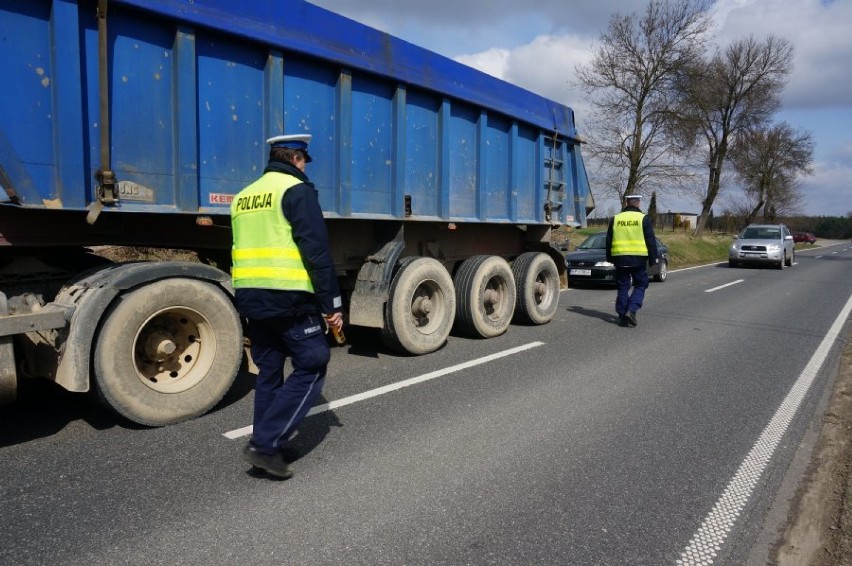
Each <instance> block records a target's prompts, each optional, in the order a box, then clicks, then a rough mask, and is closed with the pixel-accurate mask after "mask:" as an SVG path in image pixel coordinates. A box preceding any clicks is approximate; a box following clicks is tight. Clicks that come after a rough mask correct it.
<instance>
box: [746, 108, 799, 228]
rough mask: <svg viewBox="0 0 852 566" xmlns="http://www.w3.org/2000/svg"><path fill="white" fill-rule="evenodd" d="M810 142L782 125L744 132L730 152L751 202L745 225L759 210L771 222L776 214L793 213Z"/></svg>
mask: <svg viewBox="0 0 852 566" xmlns="http://www.w3.org/2000/svg"><path fill="white" fill-rule="evenodd" d="M813 151H814V143H813V139H812V138H811V135H810V133H809V132H801V131H796V130H794V129H793V127H792V126H790V125H789V124H787V123H786V122H782V123H780V124H777V125H775V126H772V127H771V128H759V129H754V130H750V131H747V132H745V133H744V134H743V135H742V136H740V137H739V139H738V140H737V143H736V144H735V145H734V147H733V148H732V150H731V156H732V159H731V161H732V162H733V164H734V170H735V171H736V174H737V177H738V178H739V179H740V181H741V182H742V183H743V185H744V187H745V192H746V195H747V196H748V198H749V201H750V202H751V204H752V206H751V210H750V211H749V214H748V217H747V218H746V221H747V222H751V221H752V220H753V219H754V218H755V217H756V216H757V215H758V214H759V213H760V212H761V210H762V211H763V219H764V221H767V222H774V221H775V219H776V217H777V216H778V214H781V213H786V214H788V215H789V214H791V213H793V212H795V210H796V208H797V206H798V204H799V200H800V191H799V187H798V185H797V183H796V179H797V178H798V176H799V175H802V174H805V175H808V174H810V173H811V172H812V169H811V163H812V162H813Z"/></svg>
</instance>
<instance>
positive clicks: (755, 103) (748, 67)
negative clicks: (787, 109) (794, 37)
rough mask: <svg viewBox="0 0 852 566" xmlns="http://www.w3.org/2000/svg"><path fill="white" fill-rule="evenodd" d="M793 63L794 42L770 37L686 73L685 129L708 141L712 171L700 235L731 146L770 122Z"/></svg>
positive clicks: (743, 42)
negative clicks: (747, 133) (741, 137)
mask: <svg viewBox="0 0 852 566" xmlns="http://www.w3.org/2000/svg"><path fill="white" fill-rule="evenodd" d="M792 61H793V46H792V44H790V42H789V41H787V40H785V39H781V38H778V37H775V36H771V35H770V36H768V37H767V38H766V39H765V40H763V41H758V40H757V39H755V38H754V37H748V38H745V39H740V40H737V41H735V42H733V43H732V44H730V45H729V46H728V47H727V48H725V49H724V50H722V51H720V52H717V53H716V54H715V55H714V56H713V57H712V58H711V59H710V60H709V61H707V62H705V63H703V64H701V65H699V66H697V67H695V68H692V69H690V70H689V72H688V73H686V74H685V75H684V77H683V78H684V82H683V94H684V99H683V101H684V107H683V110H684V112H685V114H684V116H686V117H687V118H686V120H685V121H684V122H683V124H684V125H686V126H687V128H686V129H685V130H684V131H686V132H689V136H693V135H694V136H696V137H697V138H698V139H703V140H704V142H705V143H706V145H705V151H706V154H705V156H706V160H705V165H706V167H707V168H708V169H709V176H708V179H707V189H706V192H705V193H704V196H703V199H702V208H701V214H700V215H699V217H698V222H697V225H696V227H695V235H696V236H701V235H702V234H703V233H704V226H705V225H706V223H707V217H708V215H709V214H710V210H711V209H712V207H713V203H714V202H715V200H716V197H717V196H718V194H719V187H720V179H721V177H722V169H723V165H724V163H725V160H726V159H727V158H728V152H729V150H730V148H731V146H732V145H733V144H734V143H736V141H737V139H738V137H739V136H741V135H743V134H744V133H745V132H748V131H749V130H750V129H754V128H757V127H759V126H761V125H764V124H766V123H768V121H769V119H770V118H771V116H772V115H773V113H774V112H775V111H776V110H777V109H778V107H779V106H780V94H781V89H782V87H783V86H784V84H785V82H786V78H787V75H788V74H789V73H790V70H791V66H792Z"/></svg>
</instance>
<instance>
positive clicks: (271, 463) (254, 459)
mask: <svg viewBox="0 0 852 566" xmlns="http://www.w3.org/2000/svg"><path fill="white" fill-rule="evenodd" d="M243 459H244V460H245V461H246V462H248V463H249V464H251V465H252V466H254V467H255V468H260V469H261V470H263V471H264V472H266V473H267V474H270V475H273V476H275V477H278V478H284V479H285V480H286V479H288V478H291V477H293V470H292V469H291V468H290V466H288V465H287V462H285V461H284V459H283V458H282V457H281V455H280V454H264V453H263V452H258V451H257V449H256V448H255V447H254V446H252V445H251V444H246V445H245V446H244V447H243Z"/></svg>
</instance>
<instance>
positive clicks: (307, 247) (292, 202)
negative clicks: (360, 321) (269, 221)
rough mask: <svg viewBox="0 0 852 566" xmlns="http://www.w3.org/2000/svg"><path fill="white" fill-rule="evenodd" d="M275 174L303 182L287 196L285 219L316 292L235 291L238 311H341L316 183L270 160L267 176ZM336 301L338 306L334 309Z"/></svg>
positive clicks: (253, 314) (255, 314)
mask: <svg viewBox="0 0 852 566" xmlns="http://www.w3.org/2000/svg"><path fill="white" fill-rule="evenodd" d="M269 171H274V172H277V173H285V174H287V175H292V176H293V177H296V178H297V179H299V180H300V181H302V182H301V183H299V184H298V185H295V186H293V187H291V188H290V189H288V190H287V192H285V193H284V197H283V198H282V200H281V203H282V208H283V210H284V217H285V218H286V219H287V222H289V223H290V227H291V228H292V230H293V241H294V242H295V243H296V246H297V247H298V248H299V253H300V254H301V255H302V262H303V263H304V264H305V268H306V269H307V270H308V274H309V275H310V277H311V283H312V284H313V286H314V293H308V292H306V291H281V290H278V289H256V288H239V289H236V291H235V293H236V299H237V309H238V310H239V311H240V314H242V315H243V316H245V317H247V318H273V317H287V316H295V315H299V314H309V313H324V314H331V313H334V312H337V311H339V310H341V309H340V305H339V301H340V289H339V288H338V286H337V276H336V274H335V270H334V263H333V261H332V259H331V253H330V251H329V247H328V231H327V230H326V227H325V219H324V218H323V215H322V209H321V208H320V205H319V199H318V197H317V191H316V189H315V188H314V184H313V183H311V181H310V180H309V179H308V177H307V176H306V175H305V174H304V173H302V172H301V171H300V170H299V169H297V168H296V167H294V166H293V165H292V164H290V163H285V162H282V161H270V162H269V164H268V165H267V166H266V169H264V171H263V172H264V173H268V172H269ZM335 299H337V300H338V306H337V307H335V306H334V305H335Z"/></svg>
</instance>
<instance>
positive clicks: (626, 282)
mask: <svg viewBox="0 0 852 566" xmlns="http://www.w3.org/2000/svg"><path fill="white" fill-rule="evenodd" d="M641 198H642V196H641V195H626V196H625V197H624V200H625V202H626V206H625V207H624V209H623V210H622V211H621V212H620V213H619V214H616V215H615V217H614V218H613V219H612V220H611V221H610V223H609V228H608V229H607V232H606V259H607V261H609V262H610V263H612V264H613V265H615V284H616V288H617V294H616V298H615V312H616V313H618V325H619V326H636V324H637V322H636V312H637V311H638V310H639V309H640V308H642V301H643V300H644V299H645V289H647V288H648V273H647V271H646V270H645V266H646V264H647V265H654V264H656V263H657V262H658V261H659V259H658V258H657V239H656V237H655V236H654V227H653V226H651V219H650V218H648V217H647V216H646V215H644V214H642V211H640V210H639V202H640V199H641ZM631 285H632V286H633V291H632V292H631V291H630V287H631Z"/></svg>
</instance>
